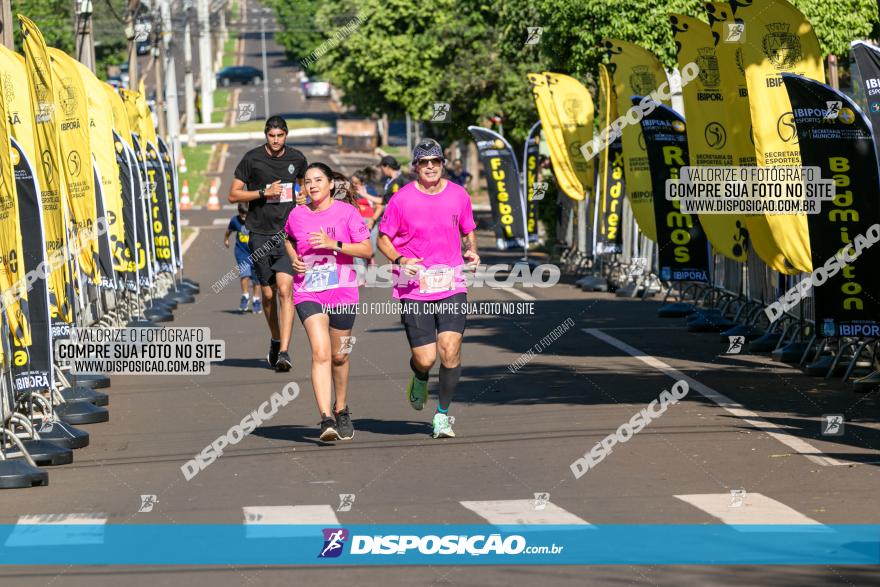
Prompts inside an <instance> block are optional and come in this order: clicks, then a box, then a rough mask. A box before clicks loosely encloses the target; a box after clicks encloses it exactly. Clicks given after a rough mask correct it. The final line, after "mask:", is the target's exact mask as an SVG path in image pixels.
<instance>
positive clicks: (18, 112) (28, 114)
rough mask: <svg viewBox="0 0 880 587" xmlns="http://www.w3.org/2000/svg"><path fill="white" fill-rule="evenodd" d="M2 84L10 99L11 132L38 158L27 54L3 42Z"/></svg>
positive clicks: (1, 49)
mask: <svg viewBox="0 0 880 587" xmlns="http://www.w3.org/2000/svg"><path fill="white" fill-rule="evenodd" d="M0 86H2V89H3V90H2V91H3V98H4V99H5V100H6V115H7V117H8V118H9V133H10V134H11V135H12V136H13V138H15V140H16V141H18V144H19V146H20V147H21V148H22V149H24V152H25V153H27V156H28V157H29V158H30V159H31V160H33V161H36V160H37V158H36V154H37V152H36V148H35V147H34V124H33V116H34V114H33V111H32V110H31V97H30V94H28V77H27V69H26V68H25V64H24V57H23V56H22V55H20V54H18V53H16V52H15V51H12V50H11V49H8V48H6V47H4V46H2V45H0Z"/></svg>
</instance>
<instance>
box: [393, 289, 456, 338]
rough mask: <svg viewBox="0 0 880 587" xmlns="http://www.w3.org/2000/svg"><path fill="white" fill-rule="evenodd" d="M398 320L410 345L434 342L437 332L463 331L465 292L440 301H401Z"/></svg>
mask: <svg viewBox="0 0 880 587" xmlns="http://www.w3.org/2000/svg"><path fill="white" fill-rule="evenodd" d="M400 302H401V309H400V322H401V323H402V324H403V327H404V329H406V338H407V340H408V341H409V347H410V348H415V347H419V346H424V345H426V344H431V343H435V342H437V333H438V332H457V333H459V334H464V327H465V322H466V320H467V314H466V313H465V305H466V304H467V294H465V293H457V294H455V295H453V296H449V297H448V298H444V299H442V300H434V301H431V302H423V301H416V300H400Z"/></svg>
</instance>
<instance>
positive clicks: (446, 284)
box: [419, 267, 455, 294]
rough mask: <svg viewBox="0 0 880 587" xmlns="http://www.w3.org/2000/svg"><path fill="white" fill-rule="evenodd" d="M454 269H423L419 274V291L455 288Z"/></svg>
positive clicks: (436, 291) (440, 290)
mask: <svg viewBox="0 0 880 587" xmlns="http://www.w3.org/2000/svg"><path fill="white" fill-rule="evenodd" d="M454 282H455V271H454V270H453V268H452V267H446V268H445V269H425V270H423V271H422V272H421V274H420V275H419V293H423V294H432V293H439V292H442V291H452V290H453V289H455V283H454Z"/></svg>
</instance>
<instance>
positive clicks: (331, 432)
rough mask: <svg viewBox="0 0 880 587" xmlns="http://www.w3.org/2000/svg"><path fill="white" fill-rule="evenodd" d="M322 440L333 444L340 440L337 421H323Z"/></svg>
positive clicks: (328, 419)
mask: <svg viewBox="0 0 880 587" xmlns="http://www.w3.org/2000/svg"><path fill="white" fill-rule="evenodd" d="M320 438H321V440H323V441H324V442H331V441H333V440H339V432H337V431H336V421H335V420H333V418H329V417H328V418H323V419H322V420H321V436H320Z"/></svg>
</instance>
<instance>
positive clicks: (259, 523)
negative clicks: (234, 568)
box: [241, 504, 340, 538]
mask: <svg viewBox="0 0 880 587" xmlns="http://www.w3.org/2000/svg"><path fill="white" fill-rule="evenodd" d="M241 509H242V511H243V512H244V524H245V537H246V538H279V537H288V536H305V535H311V534H314V531H313V530H306V529H303V528H300V527H299V526H302V525H309V524H311V525H321V526H339V525H340V524H339V519H337V517H336V513H335V512H334V511H333V508H332V507H331V506H329V505H326V504H324V505H276V506H251V507H244V508H241ZM278 525H283V526H285V527H284V528H283V529H279V528H266V526H278Z"/></svg>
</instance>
